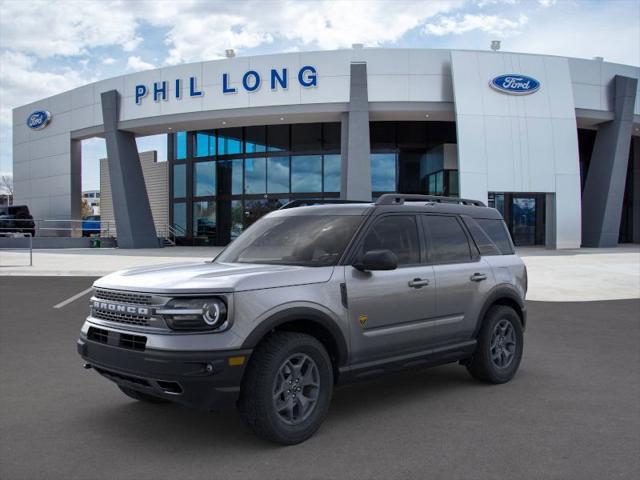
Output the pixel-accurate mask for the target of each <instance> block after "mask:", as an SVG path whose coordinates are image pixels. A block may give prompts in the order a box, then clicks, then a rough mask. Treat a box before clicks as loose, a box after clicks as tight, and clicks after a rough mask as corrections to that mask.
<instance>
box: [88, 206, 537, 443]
mask: <svg viewBox="0 0 640 480" xmlns="http://www.w3.org/2000/svg"><path fill="white" fill-rule="evenodd" d="M300 203H303V204H304V203H305V202H292V203H290V204H288V205H285V206H284V207H283V208H282V209H280V210H277V211H275V212H272V213H270V214H268V215H266V216H265V217H263V218H262V219H260V220H259V221H257V222H256V223H255V224H253V225H252V226H251V227H250V228H248V229H247V230H246V231H245V232H244V233H243V234H242V235H240V236H239V237H238V238H237V239H236V240H235V241H234V242H232V243H231V244H230V245H229V246H228V247H227V248H226V249H225V250H224V251H223V252H222V253H221V254H220V255H218V257H217V258H216V259H215V260H213V261H211V262H206V263H193V262H191V263H184V264H172V265H164V266H151V267H139V268H132V269H129V270H124V271H120V272H116V273H112V274H110V275H107V276H106V277H103V278H101V279H99V280H97V281H96V282H95V284H94V293H93V297H92V298H91V305H90V312H89V316H88V318H87V319H86V322H85V323H84V325H83V327H82V331H81V334H80V339H79V340H78V351H79V353H80V355H81V356H82V358H83V359H84V361H85V362H86V363H85V367H86V368H93V369H94V370H95V371H96V372H98V373H99V374H101V375H102V376H104V377H106V378H108V379H109V380H112V381H113V382H115V383H116V384H117V385H118V387H119V388H120V389H121V390H122V392H124V393H125V394H126V395H128V396H129V397H132V398H134V399H136V400H141V401H144V402H150V403H160V402H166V401H173V402H177V403H181V404H183V405H188V406H193V407H200V408H203V409H207V410H216V409H219V408H221V407H222V406H224V405H226V404H229V403H231V404H233V403H236V404H237V406H238V408H239V410H240V414H241V416H242V418H243V419H244V420H245V422H246V423H247V424H248V426H249V427H250V428H251V429H252V430H253V431H254V432H255V433H256V434H257V435H259V436H260V437H263V438H265V439H268V440H271V441H274V442H277V443H281V444H294V443H299V442H302V441H304V440H306V439H307V438H309V437H310V436H311V435H313V433H314V432H315V431H316V430H317V429H318V427H319V426H320V424H321V422H322V420H323V418H324V416H325V414H326V413H327V410H328V409H329V404H330V402H331V396H332V393H333V388H334V385H336V384H339V383H343V382H347V381H350V380H355V379H359V378H363V377H366V376H368V375H372V374H376V373H380V372H386V371H391V370H394V369H397V368H401V367H406V366H415V365H421V364H424V365H440V364H445V363H450V362H459V363H460V364H462V365H464V366H465V367H466V368H467V370H468V371H469V373H470V374H471V375H472V376H473V377H475V378H477V379H478V380H481V381H484V382H489V383H494V384H498V383H504V382H507V381H509V380H511V378H513V376H514V375H515V373H516V370H517V369H518V366H519V364H520V359H521V356H522V349H523V336H522V334H523V330H524V327H525V323H526V311H525V303H524V297H525V293H526V289H527V275H526V269H525V266H524V264H523V262H522V260H521V259H520V258H519V257H518V256H517V255H515V253H514V248H513V244H512V242H511V239H510V236H509V233H508V231H507V228H506V226H505V224H504V221H503V219H502V217H501V216H500V214H499V213H498V212H497V211H496V210H494V209H492V208H488V207H485V206H484V204H482V203H481V202H477V201H472V200H464V199H452V198H443V197H430V196H418V195H401V194H387V195H382V196H381V197H380V198H379V199H378V201H377V202H375V203H343V204H339V203H338V202H335V204H323V205H308V206H300ZM311 203H313V202H311ZM325 203H326V202H325ZM294 207H295V208H294Z"/></svg>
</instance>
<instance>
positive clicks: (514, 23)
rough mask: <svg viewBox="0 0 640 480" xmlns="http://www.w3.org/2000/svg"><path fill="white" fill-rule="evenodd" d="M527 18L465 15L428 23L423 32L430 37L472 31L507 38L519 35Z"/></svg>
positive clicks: (520, 16)
mask: <svg viewBox="0 0 640 480" xmlns="http://www.w3.org/2000/svg"><path fill="white" fill-rule="evenodd" d="M528 21H529V18H528V17H527V16H526V15H524V14H520V15H519V16H518V17H517V18H516V19H514V20H511V19H508V18H504V17H500V16H497V15H472V14H466V15H463V16H461V17H460V16H458V17H446V16H445V17H440V18H439V19H438V21H437V22H435V23H428V24H427V25H425V27H424V32H425V33H426V34H430V35H436V36H443V35H451V34H455V35H460V34H463V33H468V32H471V31H474V30H479V31H481V32H485V33H488V34H490V35H494V36H496V37H502V38H504V37H508V36H511V35H514V34H516V33H519V32H520V31H521V29H522V27H523V26H525V25H526V24H527V22H528Z"/></svg>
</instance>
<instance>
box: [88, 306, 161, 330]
mask: <svg viewBox="0 0 640 480" xmlns="http://www.w3.org/2000/svg"><path fill="white" fill-rule="evenodd" d="M93 316H94V317H95V318H99V319H101V320H109V321H111V322H119V323H126V324H127V325H140V326H142V327H147V326H149V319H150V317H148V316H145V315H135V314H132V313H118V312H109V311H107V310H98V309H94V311H93Z"/></svg>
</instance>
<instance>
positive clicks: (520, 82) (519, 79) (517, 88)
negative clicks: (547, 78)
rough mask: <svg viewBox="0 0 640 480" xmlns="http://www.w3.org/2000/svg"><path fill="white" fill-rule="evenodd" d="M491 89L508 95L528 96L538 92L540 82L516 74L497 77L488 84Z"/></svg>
mask: <svg viewBox="0 0 640 480" xmlns="http://www.w3.org/2000/svg"><path fill="white" fill-rule="evenodd" d="M489 85H490V86H491V88H493V89H495V90H498V91H499V92H502V93H508V94H510V95H528V94H530V93H534V92H537V91H538V90H540V82H539V81H538V80H536V79H535V78H531V77H527V76H526V75H520V74H517V73H509V74H507V75H498V76H497V77H495V78H494V79H493V80H491V81H490V82H489Z"/></svg>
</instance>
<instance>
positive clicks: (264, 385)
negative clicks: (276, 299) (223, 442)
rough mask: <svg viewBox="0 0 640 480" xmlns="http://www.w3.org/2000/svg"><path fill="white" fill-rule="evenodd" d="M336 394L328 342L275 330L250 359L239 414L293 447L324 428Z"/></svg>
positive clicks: (258, 431) (269, 437) (262, 434)
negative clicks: (326, 416) (324, 421)
mask: <svg viewBox="0 0 640 480" xmlns="http://www.w3.org/2000/svg"><path fill="white" fill-rule="evenodd" d="M332 394H333V369H332V365H331V360H330V359H329V355H328V354H327V351H326V350H325V348H324V347H323V345H322V344H321V343H320V342H319V341H318V340H316V339H315V338H314V337H312V336H310V335H306V334H303V333H295V332H276V333H274V334H272V335H271V336H269V337H268V338H266V339H265V340H264V341H263V342H262V343H261V344H260V345H259V346H258V348H257V349H256V351H255V352H254V354H253V355H252V357H251V363H250V364H249V366H248V368H247V372H246V373H245V376H244V379H243V382H242V391H241V394H240V401H239V408H240V415H241V416H242V418H243V420H244V421H245V423H246V424H247V425H248V426H249V428H251V430H253V432H254V433H255V434H256V435H258V436H259V437H261V438H264V439H265V440H269V441H272V442H275V443H280V444H282V445H292V444H296V443H300V442H303V441H304V440H306V439H308V438H309V437H311V435H313V434H314V433H315V432H316V430H317V429H318V428H319V427H320V424H321V423H322V420H323V419H324V416H325V415H326V413H327V410H328V409H329V404H330V403H331V396H332Z"/></svg>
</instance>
